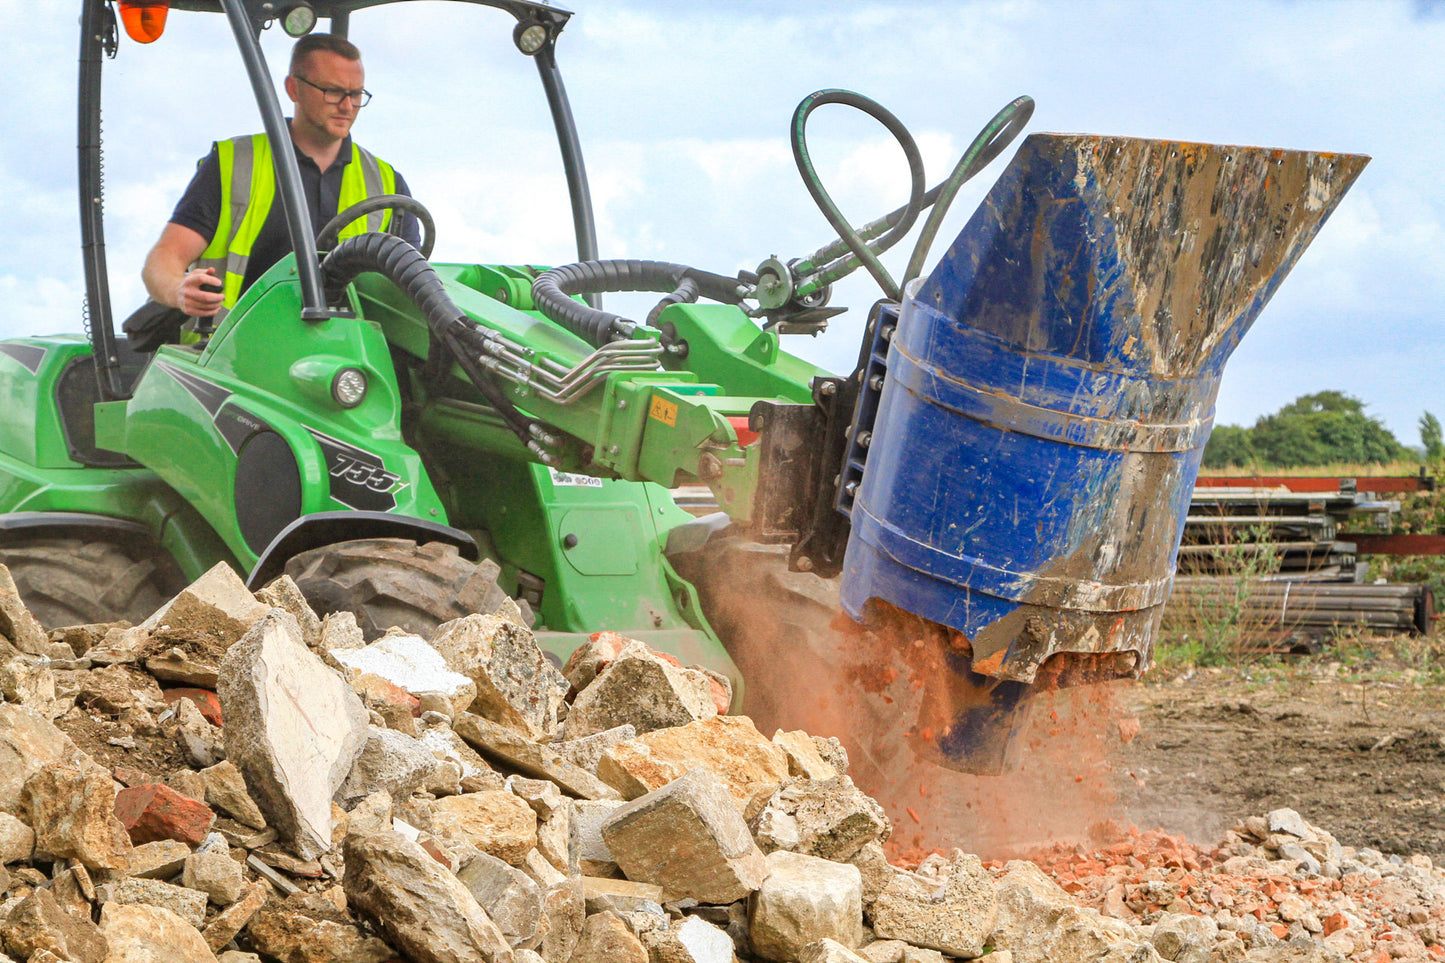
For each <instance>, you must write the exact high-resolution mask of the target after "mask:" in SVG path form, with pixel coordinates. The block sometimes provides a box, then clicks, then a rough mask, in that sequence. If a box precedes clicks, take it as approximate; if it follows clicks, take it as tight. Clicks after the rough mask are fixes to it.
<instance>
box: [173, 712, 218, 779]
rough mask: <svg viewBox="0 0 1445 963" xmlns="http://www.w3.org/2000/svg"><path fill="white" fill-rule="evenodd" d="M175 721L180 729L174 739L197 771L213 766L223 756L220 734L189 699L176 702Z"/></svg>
mask: <svg viewBox="0 0 1445 963" xmlns="http://www.w3.org/2000/svg"><path fill="white" fill-rule="evenodd" d="M176 719H177V721H178V722H179V723H180V728H179V730H178V731H177V733H176V737H177V738H178V739H179V740H180V742H181V746H182V747H183V748H184V749H185V751H186V758H187V759H189V760H190V761H191V765H193V766H195V767H196V768H198V769H204V768H206V767H208V766H214V765H215V764H216V763H217V762H219V761H220V760H221V759H222V758H224V756H225V754H226V753H225V750H224V749H222V748H221V734H220V733H219V732H217V731H216V728H215V727H214V726H212V725H211V723H210V722H209V721H207V719H206V717H205V716H204V715H203V714H202V713H201V710H200V708H199V707H197V705H196V704H195V703H194V702H192V701H191V700H190V699H181V700H179V701H177V702H176Z"/></svg>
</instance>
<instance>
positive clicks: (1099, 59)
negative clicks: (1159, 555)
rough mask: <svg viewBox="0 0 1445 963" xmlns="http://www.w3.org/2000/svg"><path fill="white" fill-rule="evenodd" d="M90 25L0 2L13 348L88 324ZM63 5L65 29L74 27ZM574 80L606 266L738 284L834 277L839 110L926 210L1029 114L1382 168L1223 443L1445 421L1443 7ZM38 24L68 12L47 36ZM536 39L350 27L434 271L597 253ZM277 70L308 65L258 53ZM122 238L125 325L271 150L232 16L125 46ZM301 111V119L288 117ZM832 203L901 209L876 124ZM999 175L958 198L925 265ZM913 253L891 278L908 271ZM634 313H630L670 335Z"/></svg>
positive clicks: (1288, 310)
mask: <svg viewBox="0 0 1445 963" xmlns="http://www.w3.org/2000/svg"><path fill="white" fill-rule="evenodd" d="M78 8H79V4H78V3H75V4H70V3H62V2H58V0H50V2H47V3H44V4H41V5H36V4H34V3H33V2H31V0H0V15H4V16H5V20H4V22H6V23H11V24H23V25H24V26H23V28H22V27H18V26H17V27H15V28H13V29H12V30H11V31H10V33H9V36H8V43H9V47H10V53H9V56H8V57H7V59H6V65H5V66H4V67H3V68H0V197H4V198H5V199H6V201H7V204H8V205H9V208H10V209H9V212H8V218H7V221H8V223H9V225H10V230H9V231H6V232H4V233H3V234H0V304H3V305H4V307H3V309H0V337H10V336H19V335H29V334H48V333H57V332H65V331H80V330H82V314H83V281H82V277H81V270H80V241H79V229H78V226H77V215H76V205H77V199H76V188H75V177H76V175H75V86H76V50H77V49H78V48H77V44H78V40H77V36H76V26H77V16H76V14H75V13H71V12H68V11H69V10H70V9H75V10H77V11H78ZM62 9H66V10H67V12H64V13H62V12H60V11H61V10H62ZM572 9H573V10H574V12H575V14H576V15H575V16H574V17H573V19H572V21H571V22H570V23H569V25H568V27H567V29H566V31H565V32H564V33H563V35H562V37H561V39H560V41H559V46H558V60H559V62H560V65H561V69H562V75H563V78H564V80H565V82H566V85H567V89H568V93H569V95H570V97H571V102H572V108H573V111H574V113H575V115H576V118H577V125H578V129H579V132H580V136H581V141H582V146H583V150H584V153H585V156H586V162H587V171H588V176H589V180H590V182H591V187H592V196H593V203H594V206H595V209H596V215H597V221H598V235H599V246H600V249H601V253H602V256H603V257H626V258H649V259H656V260H666V261H674V262H680V263H684V264H689V265H692V266H695V267H698V268H702V269H705V270H711V271H717V272H721V273H734V272H736V271H738V270H741V269H751V268H754V267H756V266H757V265H758V264H759V262H761V261H762V260H763V259H765V258H767V257H769V256H773V255H777V256H781V257H783V258H790V257H797V256H801V255H805V254H808V253H810V252H812V251H813V250H815V249H816V248H818V247H820V246H821V245H823V244H824V243H826V242H827V241H829V240H831V238H832V232H831V230H830V229H829V228H828V226H827V223H826V221H825V220H824V219H823V217H822V215H821V214H819V213H818V211H817V210H816V208H815V207H814V206H813V204H812V201H811V200H810V199H809V197H808V195H807V192H806V190H805V189H804V187H803V185H802V182H801V181H800V180H799V178H798V175H797V172H796V170H795V168H794V165H793V160H792V157H791V154H790V151H789V146H788V137H787V131H788V124H789V119H790V117H791V115H792V112H793V109H794V107H795V106H796V105H797V103H798V102H799V101H800V100H801V99H802V98H803V97H805V96H806V95H808V94H809V93H811V92H813V91H815V90H818V89H821V88H825V87H844V88H848V89H851V90H856V91H858V92H860V93H863V94H865V95H867V96H869V97H871V98H873V99H875V100H877V101H878V102H880V103H881V104H883V105H884V106H885V107H887V108H889V109H890V110H891V111H893V113H895V114H896V115H897V116H898V117H899V118H900V119H901V120H902V121H903V122H904V124H906V125H907V126H908V128H909V129H910V130H911V131H912V132H913V135H914V136H915V138H916V139H917V141H918V143H919V146H920V149H921V151H922V154H923V157H924V161H925V164H926V167H927V172H928V181H929V183H930V184H933V183H936V182H937V181H939V180H941V179H942V178H943V177H945V176H946V175H947V173H948V172H949V170H951V168H952V166H953V164H954V162H955V161H956V159H957V157H958V155H959V154H960V153H961V152H962V151H963V149H964V148H965V147H966V146H967V144H968V142H969V141H970V140H971V139H972V137H973V135H974V134H975V132H977V130H978V129H979V128H980V127H981V126H982V125H983V124H984V123H985V122H987V120H988V119H989V118H990V117H991V116H992V115H993V114H994V112H995V111H997V110H998V109H999V108H1000V107H1002V106H1003V105H1004V104H1006V103H1007V102H1009V101H1010V100H1011V99H1013V98H1014V97H1016V96H1018V95H1020V94H1028V95H1030V96H1031V97H1033V98H1034V99H1035V101H1036V102H1037V105H1038V106H1037V110H1036V112H1035V114H1034V117H1033V120H1032V121H1031V122H1030V124H1029V127H1028V130H1029V131H1066V132H1083V133H1097V134H1114V135H1129V136H1140V137H1159V138H1169V139H1178V140H1187V141H1205V142H1216V143H1224V144H1250V145H1259V146H1266V147H1286V148H1296V149H1304V150H1320V151H1343V152H1351V153H1363V154H1368V155H1371V156H1372V157H1373V161H1372V163H1371V164H1370V165H1369V166H1368V167H1366V169H1365V171H1364V174H1363V175H1362V176H1361V178H1360V179H1359V181H1357V182H1356V185H1355V186H1354V188H1353V189H1352V190H1351V191H1350V193H1349V194H1348V195H1347V196H1346V198H1345V199H1344V201H1343V202H1342V203H1341V205H1340V206H1339V208H1338V210H1337V211H1336V212H1335V214H1334V215H1333V217H1332V218H1331V219H1330V221H1329V222H1328V223H1326V225H1325V227H1324V229H1323V230H1322V231H1321V233H1320V235H1319V237H1318V238H1317V239H1316V241H1315V243H1314V244H1313V246H1312V247H1311V248H1310V249H1309V250H1308V251H1307V252H1306V253H1305V254H1304V256H1303V257H1302V258H1301V260H1300V262H1299V263H1298V264H1297V265H1296V267H1295V269H1294V271H1293V273H1292V274H1291V275H1290V277H1289V278H1288V279H1287V280H1286V281H1285V282H1284V284H1283V285H1282V287H1281V288H1280V291H1279V293H1278V294H1277V295H1276V296H1275V298H1274V300H1273V301H1272V302H1271V303H1270V304H1269V306H1268V307H1266V308H1265V310H1264V313H1263V314H1262V315H1261V316H1260V318H1259V320H1258V321H1257V322H1256V324H1255V326H1254V328H1253V329H1252V330H1251V332H1250V333H1249V334H1248V335H1247V336H1246V337H1245V339H1244V341H1243V343H1242V344H1241V345H1240V347H1239V348H1238V350H1237V351H1236V352H1235V354H1234V356H1233V358H1232V359H1231V361H1230V362H1229V365H1228V366H1227V368H1226V371H1225V374H1224V378H1223V382H1222V384H1221V387H1220V392H1219V398H1218V402H1217V416H1216V423H1217V424H1245V425H1248V424H1252V423H1253V422H1254V420H1255V419H1256V418H1257V417H1259V416H1261V415H1263V414H1267V413H1269V412H1271V411H1274V410H1277V409H1278V408H1279V407H1281V406H1282V405H1284V404H1287V403H1288V402H1290V401H1292V400H1293V399H1294V398H1296V397H1298V396H1300V395H1302V394H1308V393H1312V392H1316V391H1322V390H1327V389H1331V390H1339V391H1344V392H1346V393H1348V394H1351V395H1353V396H1355V397H1357V398H1359V399H1360V400H1362V401H1363V402H1365V404H1366V411H1367V412H1368V413H1369V414H1371V415H1373V416H1376V417H1378V418H1380V419H1381V420H1382V421H1383V422H1384V423H1385V424H1386V426H1387V427H1389V428H1390V429H1391V430H1392V431H1393V432H1394V433H1395V434H1396V436H1397V437H1398V438H1399V439H1400V440H1401V441H1402V442H1405V443H1406V444H1418V441H1419V434H1418V428H1417V424H1418V420H1419V418H1420V416H1421V414H1422V412H1424V411H1426V410H1430V411H1433V412H1435V413H1436V414H1438V415H1441V416H1445V389H1442V387H1441V385H1442V380H1445V379H1442V378H1441V377H1440V376H1439V374H1438V369H1439V366H1440V364H1441V362H1442V361H1445V324H1442V323H1441V321H1442V318H1441V314H1442V310H1441V309H1442V305H1445V230H1442V224H1445V177H1442V176H1441V169H1442V160H1441V159H1442V158H1445V132H1442V123H1441V122H1442V120H1445V107H1442V105H1445V2H1442V0H1361V2H1349V0H1253V2H1230V0H1209V2H1183V0H1175V2H1143V0H1139V2H1123V0H1117V2H1108V0H1102V2H1088V3H1085V2H1068V0H1047V2H1046V0H951V2H937V3H928V2H909V3H903V2H891V0H831V2H825V0H795V2H792V3H788V4H780V3H775V2H762V0H728V2H722V0H696V2H677V0H673V2H664V0H607V2H603V0H577V2H576V3H575V4H574V5H573V7H572ZM36 10H40V11H43V12H41V13H36V12H35V11H36ZM512 22H513V21H512V20H511V18H509V17H508V16H506V15H505V14H502V13H500V12H499V11H495V10H492V9H488V8H481V7H474V6H472V5H467V4H460V3H455V2H446V0H434V2H433V0H428V2H416V3H408V4H401V5H395V6H393V7H390V8H386V7H383V8H378V9H374V10H365V11H361V12H359V13H357V14H355V15H354V16H353V18H352V22H351V38H352V39H353V40H354V41H356V42H357V44H358V45H359V46H360V47H361V48H362V50H363V53H364V59H365V65H366V71H367V73H366V84H367V87H368V88H369V89H371V90H372V91H373V92H374V93H375V99H374V100H373V101H372V103H371V104H370V105H369V106H368V107H367V108H366V109H365V110H364V111H363V112H362V116H361V118H360V120H359V121H358V124H357V126H356V129H355V131H356V135H357V139H358V140H359V141H360V142H361V143H363V144H365V145H367V146H368V147H370V148H371V149H372V150H374V151H375V152H376V153H378V154H380V155H381V156H383V157H385V158H386V159H387V160H389V161H390V162H392V163H393V164H394V165H395V166H396V167H397V168H398V169H399V170H400V171H401V172H402V173H403V174H404V175H405V176H406V178H407V181H408V182H409V184H410V186H411V189H412V192H413V194H414V195H416V196H417V197H418V198H419V199H420V200H422V201H423V202H424V203H425V204H426V205H427V207H428V208H429V210H430V211H431V212H432V214H433V216H434V218H435V220H436V224H437V236H438V239H437V246H436V250H435V252H434V254H433V258H434V259H435V260H439V261H475V262H481V263H514V264H559V263H564V262H567V261H572V260H575V259H576V252H575V246H574V242H573V234H572V226H571V219H570V213H569V208H568V202H567V192H566V186H565V182H564V180H563V175H562V168H561V161H560V159H559V155H558V151H557V146H556V140H555V136H554V134H553V132H552V127H551V122H550V118H549V116H548V114H547V109H546V103H545V99H544V98H543V95H542V92H541V85H540V83H539V82H538V80H537V75H536V71H535V69H534V68H533V67H532V65H531V64H530V63H529V62H527V60H526V58H524V57H523V56H522V55H520V54H519V53H518V52H517V51H516V49H515V48H514V47H513V46H512V43H511V25H512ZM262 46H263V49H264V51H265V53H266V57H267V60H268V63H269V65H270V67H271V70H272V74H273V75H274V76H275V77H277V78H278V81H279V78H280V77H281V76H282V75H283V74H284V71H285V64H286V57H287V54H288V51H289V47H290V41H289V39H288V38H287V37H286V36H285V35H284V34H282V33H281V31H280V30H279V28H273V29H271V30H268V31H266V32H265V34H264V35H263V43H262ZM105 82H106V85H107V86H106V91H105V117H106V134H105V138H106V139H105V143H106V201H105V203H106V213H107V225H106V231H107V242H108V259H109V271H110V277H111V283H112V296H113V301H114V304H115V311H116V314H117V316H118V317H121V318H123V317H124V316H125V315H126V314H127V313H129V311H130V310H132V309H133V308H134V307H137V306H139V305H140V303H141V302H142V301H143V299H144V292H143V289H142V287H141V284H140V280H139V270H140V265H141V262H142V261H143V259H144V257H145V253H146V251H147V249H148V248H149V246H150V245H151V244H152V243H153V242H154V240H155V238H156V237H157V236H158V235H159V233H160V230H161V227H162V225H163V224H164V223H165V221H166V219H167V217H168V216H169V213H170V211H171V209H172V207H173V206H174V204H175V202H176V200H177V199H178V198H179V196H180V192H181V190H182V189H183V188H184V186H185V183H186V181H187V180H188V178H189V176H190V173H191V172H192V171H193V170H194V164H195V162H196V160H197V159H198V158H199V157H201V156H202V155H204V154H205V153H206V151H207V150H208V149H209V145H210V142H211V140H213V139H215V138H218V137H226V136H231V135H234V134H239V133H249V132H251V131H253V130H259V129H260V126H261V124H260V120H259V116H258V114H257V112H256V108H255V105H254V101H253V100H252V99H251V98H250V94H249V89H248V87H247V85H246V82H245V75H244V71H243V69H242V67H241V65H240V60H239V58H238V57H237V55H236V54H235V52H234V47H233V43H232V41H231V38H230V35H229V29H228V27H227V25H226V22H225V19H224V18H223V17H220V16H217V15H206V14H188V13H181V12H173V13H172V14H171V17H170V20H169V23H168V26H167V30H166V33H165V35H164V36H163V37H162V38H161V39H160V40H159V41H158V42H156V43H154V44H152V45H149V46H140V45H137V44H135V43H133V42H131V41H129V39H128V38H125V37H122V40H121V47H120V53H119V56H118V57H117V59H115V60H114V61H111V62H109V63H108V64H107V67H106V79H105ZM283 99H284V98H283ZM809 135H810V149H811V152H812V154H813V157H814V160H815V162H816V164H817V167H818V169H819V171H820V173H821V176H822V178H823V181H824V184H825V185H826V187H827V188H828V190H829V191H830V192H831V193H832V194H833V196H834V197H835V198H836V199H837V201H838V203H839V206H840V207H841V208H842V209H843V211H844V212H845V213H846V214H847V215H848V216H849V217H850V219H851V220H852V221H853V222H854V223H861V222H864V221H868V220H871V219H873V218H874V217H877V216H878V215H880V214H882V213H885V212H886V211H889V210H891V209H893V208H894V207H895V206H897V205H899V204H901V203H902V202H903V201H904V200H905V199H906V196H907V171H906V166H905V164H904V161H903V159H902V154H901V152H900V151H899V150H898V148H897V147H896V146H895V145H894V144H893V142H892V140H891V138H889V136H888V135H887V134H886V133H885V132H884V131H883V129H882V128H881V127H879V126H878V125H877V124H876V123H875V122H873V121H870V120H868V119H867V118H865V117H863V116H862V115H861V114H857V113H855V112H851V111H848V110H846V109H844V108H837V107H835V108H823V109H820V110H819V111H818V112H817V113H815V114H814V115H813V119H812V121H811V122H810V125H809ZM1011 153H1012V150H1010V151H1007V152H1005V155H1004V157H1003V158H1000V159H999V160H997V161H995V162H994V164H993V165H992V166H991V167H990V168H989V169H988V170H986V171H984V172H983V173H982V174H981V175H980V176H979V177H977V178H976V179H975V180H974V181H972V182H970V183H969V184H968V185H967V186H966V187H965V188H964V190H963V191H962V192H960V195H959V197H958V199H957V200H956V201H955V203H954V206H953V209H952V211H951V213H950V214H949V217H948V219H947V220H946V221H945V226H944V228H943V230H942V231H940V234H939V238H940V240H939V242H938V243H936V245H935V247H934V250H933V254H932V256H931V258H930V261H929V266H931V264H932V263H933V260H935V259H936V258H937V257H938V256H939V255H940V254H942V253H943V251H944V250H945V249H946V243H947V240H948V239H951V238H952V237H953V236H954V235H955V234H956V233H957V232H958V231H959V230H960V229H961V228H962V226H963V224H964V223H965V222H966V220H967V218H968V216H969V214H971V213H972V211H973V209H974V208H975V206H976V205H977V204H978V202H979V199H980V198H981V197H982V196H983V194H984V192H985V191H986V189H987V186H988V184H990V183H992V181H993V180H994V179H995V178H996V177H997V175H998V173H999V172H1000V171H1001V170H1002V169H1003V166H1004V163H1005V160H1006V158H1007V157H1008V156H1009V155H1011ZM911 247H912V239H911V238H910V239H909V240H908V241H906V242H905V243H903V244H900V245H899V246H898V247H896V248H895V249H894V250H893V251H892V252H890V254H889V255H888V256H886V257H885V262H886V263H887V264H888V265H889V267H890V269H891V270H892V271H893V273H894V274H895V275H897V274H900V273H901V272H902V269H903V265H904V263H905V262H906V260H907V257H908V253H909V251H910V249H911ZM877 297H878V293H877V289H876V287H875V286H874V285H873V282H872V281H871V280H870V279H868V278H867V277H866V275H865V274H863V272H859V273H858V274H856V275H854V276H853V277H851V278H849V279H847V280H845V281H844V282H841V283H840V284H839V285H837V287H836V290H835V294H834V298H833V304H834V305H835V306H847V307H850V308H851V309H852V310H850V311H849V312H848V313H847V314H845V315H843V316H842V317H841V318H839V319H837V320H835V321H834V322H833V325H832V327H830V329H829V330H828V331H827V332H826V333H824V334H823V335H821V336H820V337H818V338H816V339H810V338H795V339H790V340H789V341H788V342H786V343H785V348H786V349H787V350H791V351H793V352H794V353H796V354H800V355H802V356H804V357H806V358H808V359H809V360H810V361H813V362H814V363H817V364H821V365H824V366H826V367H829V368H832V369H833V370H838V371H842V370H846V369H848V368H850V367H851V366H852V364H853V361H854V359H855V358H856V355H857V346H858V339H859V338H860V337H861V329H862V322H863V317H864V315H865V314H866V312H867V309H868V306H869V305H870V304H871V303H872V302H873V301H874V300H875V299H876V298H877ZM646 303H647V302H641V304H642V305H643V306H641V307H639V306H637V304H636V303H634V302H632V301H626V300H624V301H618V300H612V301H609V302H608V307H609V308H611V309H613V310H618V309H619V308H621V309H629V310H637V311H639V312H641V311H645V304H646Z"/></svg>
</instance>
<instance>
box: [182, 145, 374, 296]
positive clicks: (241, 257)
mask: <svg viewBox="0 0 1445 963" xmlns="http://www.w3.org/2000/svg"><path fill="white" fill-rule="evenodd" d="M216 153H217V157H218V159H219V160H220V162H221V216H220V220H219V221H218V222H217V224H216V233H215V235H214V236H213V237H212V238H211V243H210V244H209V245H208V246H207V247H206V249H205V250H204V251H203V252H201V257H200V259H199V260H197V261H196V265H195V266H196V267H198V268H212V269H214V270H215V272H216V276H217V277H219V278H221V284H222V288H223V293H224V295H225V307H226V308H227V309H228V310H229V309H230V308H231V307H232V306H234V305H235V303H236V300H237V299H238V298H240V296H241V285H242V284H244V283H245V281H246V266H247V265H248V264H249V263H250V261H251V248H252V247H253V246H254V245H255V243H256V238H257V237H259V236H260V234H261V227H262V225H264V224H265V223H266V215H267V214H269V213H270V211H271V202H272V200H274V199H275V196H276V169H275V167H274V166H273V165H272V160H271V142H270V141H269V140H268V139H267V138H266V135H265V134H251V135H249V136H246V137H233V138H231V139H230V140H221V141H217V142H216ZM395 193H396V171H394V170H393V169H392V167H391V165H390V164H388V163H387V162H386V161H384V160H382V159H381V158H379V157H377V156H376V155H375V154H373V153H371V152H370V151H368V150H365V149H363V148H361V147H359V146H357V144H356V142H355V141H353V142H352V144H351V163H349V164H347V165H346V169H345V170H344V171H343V172H342V175H341V196H340V198H339V199H338V201H337V210H338V211H344V210H346V209H347V208H348V207H350V206H351V205H353V204H356V203H357V202H359V201H364V200H366V199H367V198H368V197H374V196H376V195H377V194H395ZM391 214H392V212H391V211H390V210H384V211H374V212H373V213H371V214H368V215H366V216H365V217H362V218H358V219H357V220H355V221H352V222H351V223H350V224H348V225H347V226H346V227H344V228H342V230H341V239H342V240H345V239H346V238H348V237H353V236H355V235H357V234H364V233H366V232H369V231H376V232H379V231H385V230H386V229H387V227H388V226H390V224H391Z"/></svg>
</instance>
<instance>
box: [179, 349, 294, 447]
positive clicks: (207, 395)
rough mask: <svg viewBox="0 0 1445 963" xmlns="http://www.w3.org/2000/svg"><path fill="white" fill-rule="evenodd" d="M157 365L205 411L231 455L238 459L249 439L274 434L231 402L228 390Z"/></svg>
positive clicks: (250, 414) (184, 371)
mask: <svg viewBox="0 0 1445 963" xmlns="http://www.w3.org/2000/svg"><path fill="white" fill-rule="evenodd" d="M156 365H157V366H158V367H160V368H161V369H162V370H163V371H165V373H166V374H168V375H170V376H171V377H172V378H174V379H175V380H176V383H177V384H179V385H180V386H181V387H182V388H185V389H186V392H187V393H188V394H190V396H191V397H192V398H195V399H196V401H198V402H200V405H201V407H202V408H204V409H206V412H207V413H208V414H210V416H211V423H212V424H214V425H215V426H216V433H217V434H219V435H220V436H221V438H222V439H223V440H224V441H225V442H226V444H227V446H229V447H230V449H231V452H232V454H237V455H239V454H240V453H241V446H242V445H244V444H245V443H246V439H248V438H250V437H251V436H252V435H254V434H256V433H257V432H261V431H274V430H275V429H274V428H272V427H271V426H270V425H269V424H267V423H266V422H265V421H264V420H263V419H261V418H259V417H257V416H256V415H253V414H252V413H251V412H249V411H246V410H245V409H244V408H242V407H241V406H239V405H237V404H236V403H235V402H234V401H230V400H228V399H229V398H230V397H231V395H232V394H234V392H232V391H231V390H230V389H229V388H222V387H221V386H220V385H218V384H215V383H214V382H210V381H207V380H206V379H205V378H200V377H197V376H196V375H194V374H192V373H191V372H189V371H186V370H185V369H183V368H179V367H177V366H175V365H172V364H167V363H166V362H164V361H157V362H156Z"/></svg>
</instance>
